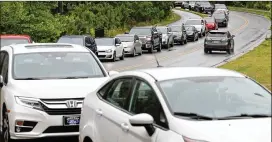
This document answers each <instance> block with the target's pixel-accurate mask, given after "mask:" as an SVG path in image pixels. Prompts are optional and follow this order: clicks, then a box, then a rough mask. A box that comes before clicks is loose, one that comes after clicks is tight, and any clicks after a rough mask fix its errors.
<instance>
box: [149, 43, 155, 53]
mask: <svg viewBox="0 0 272 142" xmlns="http://www.w3.org/2000/svg"><path fill="white" fill-rule="evenodd" d="M148 52H149V53H153V52H154V45H153V44H152V45H151V48H150V49H149V50H148Z"/></svg>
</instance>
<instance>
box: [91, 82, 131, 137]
mask: <svg viewBox="0 0 272 142" xmlns="http://www.w3.org/2000/svg"><path fill="white" fill-rule="evenodd" d="M132 86H133V78H132V77H121V78H117V79H115V80H113V81H111V82H110V83H108V84H107V85H106V86H105V87H104V88H102V89H101V90H100V91H99V92H98V94H103V96H102V95H101V101H99V102H98V105H97V106H96V108H95V109H96V110H95V111H96V113H97V115H96V116H95V121H94V125H95V130H96V134H95V135H96V136H97V137H96V139H95V140H94V141H98V142H120V140H119V136H120V135H122V134H123V132H122V131H124V129H125V128H126V127H127V126H126V125H124V124H122V123H124V122H125V121H126V120H127V119H128V114H127V113H126V111H127V110H128V109H127V108H128V102H129V98H130V94H131V88H132ZM101 92H104V93H101Z"/></svg>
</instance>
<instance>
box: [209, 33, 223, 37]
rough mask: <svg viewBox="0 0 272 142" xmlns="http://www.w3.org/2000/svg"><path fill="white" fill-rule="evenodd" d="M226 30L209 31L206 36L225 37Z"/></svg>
mask: <svg viewBox="0 0 272 142" xmlns="http://www.w3.org/2000/svg"><path fill="white" fill-rule="evenodd" d="M226 36H227V32H209V33H208V37H226Z"/></svg>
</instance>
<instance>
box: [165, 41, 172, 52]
mask: <svg viewBox="0 0 272 142" xmlns="http://www.w3.org/2000/svg"><path fill="white" fill-rule="evenodd" d="M170 47H171V45H170V43H169V40H168V41H167V45H166V49H167V50H169V49H170Z"/></svg>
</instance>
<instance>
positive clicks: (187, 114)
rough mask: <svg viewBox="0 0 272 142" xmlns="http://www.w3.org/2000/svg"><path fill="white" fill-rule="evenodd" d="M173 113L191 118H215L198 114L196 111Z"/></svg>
mask: <svg viewBox="0 0 272 142" xmlns="http://www.w3.org/2000/svg"><path fill="white" fill-rule="evenodd" d="M174 115H179V116H184V117H190V118H192V119H204V120H215V118H212V117H209V116H205V115H200V114H197V113H191V112H189V113H187V112H174Z"/></svg>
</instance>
